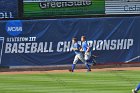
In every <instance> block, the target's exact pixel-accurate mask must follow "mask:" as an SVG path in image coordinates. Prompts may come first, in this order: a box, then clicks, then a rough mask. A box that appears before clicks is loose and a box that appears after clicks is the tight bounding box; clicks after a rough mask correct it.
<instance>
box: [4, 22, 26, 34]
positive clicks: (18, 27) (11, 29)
mask: <svg viewBox="0 0 140 93" xmlns="http://www.w3.org/2000/svg"><path fill="white" fill-rule="evenodd" d="M6 31H7V33H8V34H9V35H11V36H18V35H19V34H21V32H22V31H23V29H22V22H21V21H20V20H11V21H8V22H7V24H6Z"/></svg>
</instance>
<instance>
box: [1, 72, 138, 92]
mask: <svg viewBox="0 0 140 93" xmlns="http://www.w3.org/2000/svg"><path fill="white" fill-rule="evenodd" d="M139 82H140V71H108V72H91V73H86V72H82V73H57V74H54V73H50V74H44V73H42V74H30V75H28V74H21V75H0V93H131V89H132V88H134V87H135V86H136V85H137V84H138V83H139Z"/></svg>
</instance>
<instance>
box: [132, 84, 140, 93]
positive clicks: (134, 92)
mask: <svg viewBox="0 0 140 93" xmlns="http://www.w3.org/2000/svg"><path fill="white" fill-rule="evenodd" d="M139 90H140V83H139V85H138V86H137V87H136V88H135V89H132V93H138V91H139Z"/></svg>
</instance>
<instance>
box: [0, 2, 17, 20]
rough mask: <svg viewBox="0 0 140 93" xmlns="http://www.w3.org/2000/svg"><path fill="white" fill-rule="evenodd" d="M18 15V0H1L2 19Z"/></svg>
mask: <svg viewBox="0 0 140 93" xmlns="http://www.w3.org/2000/svg"><path fill="white" fill-rule="evenodd" d="M16 17H18V0H0V19H4V18H16Z"/></svg>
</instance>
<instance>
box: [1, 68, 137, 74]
mask: <svg viewBox="0 0 140 93" xmlns="http://www.w3.org/2000/svg"><path fill="white" fill-rule="evenodd" d="M131 70H132V71H137V70H140V67H123V68H122V67H121V68H102V69H92V71H91V72H100V71H131ZM75 72H76V73H78V72H86V69H76V70H75ZM51 73H70V72H69V70H50V71H12V72H0V75H2V74H51Z"/></svg>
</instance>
